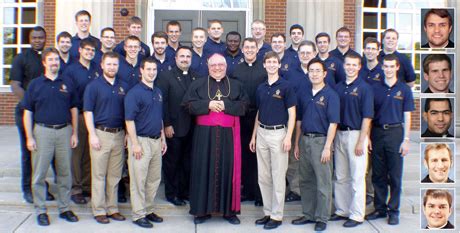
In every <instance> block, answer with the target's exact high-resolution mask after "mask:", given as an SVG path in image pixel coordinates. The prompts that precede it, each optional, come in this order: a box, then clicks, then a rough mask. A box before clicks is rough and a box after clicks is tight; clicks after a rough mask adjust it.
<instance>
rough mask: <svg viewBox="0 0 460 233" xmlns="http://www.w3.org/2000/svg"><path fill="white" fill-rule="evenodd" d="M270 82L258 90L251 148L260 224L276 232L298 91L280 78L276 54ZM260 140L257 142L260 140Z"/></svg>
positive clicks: (267, 61) (269, 64)
mask: <svg viewBox="0 0 460 233" xmlns="http://www.w3.org/2000/svg"><path fill="white" fill-rule="evenodd" d="M263 64H264V67H265V69H266V71H267V74H268V79H267V81H265V82H264V83H262V84H260V85H259V87H258V88H257V93H256V100H257V101H256V102H257V106H258V111H257V115H256V120H255V121H254V130H253V133H252V137H251V142H250V144H249V147H250V148H251V151H252V152H253V153H254V152H256V150H257V167H258V169H257V170H258V178H259V186H260V190H261V192H262V198H263V202H264V215H265V216H264V217H263V218H261V219H258V220H257V221H256V224H257V225H264V229H267V230H268V229H274V228H277V227H278V226H279V225H281V223H282V221H283V210H284V196H285V193H286V170H287V167H288V159H289V157H288V155H289V151H290V150H291V138H292V132H293V131H294V127H295V110H296V109H295V108H296V107H295V106H296V104H297V98H296V94H295V92H294V89H293V88H292V86H291V85H290V83H289V82H287V81H286V80H284V79H281V78H280V76H279V72H278V70H279V68H280V64H281V60H280V58H279V57H278V54H276V53H275V52H268V53H267V54H266V55H265V57H264V63H263ZM256 138H257V139H256Z"/></svg>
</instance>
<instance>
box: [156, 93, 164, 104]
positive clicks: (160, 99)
mask: <svg viewBox="0 0 460 233" xmlns="http://www.w3.org/2000/svg"><path fill="white" fill-rule="evenodd" d="M154 99H155V98H154ZM158 101H159V102H163V97H162V96H161V94H158Z"/></svg>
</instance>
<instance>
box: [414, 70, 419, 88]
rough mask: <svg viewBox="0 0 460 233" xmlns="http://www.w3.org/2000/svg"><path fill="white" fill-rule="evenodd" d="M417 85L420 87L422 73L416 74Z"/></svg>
mask: <svg viewBox="0 0 460 233" xmlns="http://www.w3.org/2000/svg"><path fill="white" fill-rule="evenodd" d="M415 84H418V85H420V73H416V74H415ZM419 89H420V87H419Z"/></svg>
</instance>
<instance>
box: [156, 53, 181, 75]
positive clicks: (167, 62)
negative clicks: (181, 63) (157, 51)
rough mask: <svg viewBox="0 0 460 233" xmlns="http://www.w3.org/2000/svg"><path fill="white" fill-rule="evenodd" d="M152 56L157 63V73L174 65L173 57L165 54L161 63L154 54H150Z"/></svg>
mask: <svg viewBox="0 0 460 233" xmlns="http://www.w3.org/2000/svg"><path fill="white" fill-rule="evenodd" d="M152 58H153V59H154V60H155V62H156V63H157V71H158V73H160V72H163V71H166V70H171V69H172V68H173V67H174V66H176V60H175V59H174V57H169V56H167V55H166V56H165V60H164V61H163V63H161V61H160V60H158V59H157V58H156V57H155V55H152Z"/></svg>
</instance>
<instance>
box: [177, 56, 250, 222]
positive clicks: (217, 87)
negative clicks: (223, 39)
mask: <svg viewBox="0 0 460 233" xmlns="http://www.w3.org/2000/svg"><path fill="white" fill-rule="evenodd" d="M208 67H209V77H207V78H203V79H200V80H198V81H196V82H194V83H193V84H192V85H191V86H190V88H189V89H188V91H187V93H186V94H185V96H184V100H183V104H184V106H185V108H186V109H187V110H188V111H189V112H190V114H192V115H195V116H197V119H196V123H197V124H196V127H195V129H194V135H193V148H192V167H191V168H192V169H191V176H190V177H191V182H190V214H192V215H194V216H195V218H194V223H195V224H200V223H203V222H205V221H206V220H207V219H209V218H211V214H216V213H219V214H223V216H224V219H226V220H227V221H228V222H229V223H231V224H240V220H239V219H238V217H237V216H236V215H237V214H239V213H240V210H241V203H240V185H241V142H240V132H239V131H240V124H239V116H242V115H244V113H245V112H246V108H247V104H248V102H249V99H248V97H247V95H246V93H245V92H244V90H243V87H242V85H241V84H240V83H239V82H238V81H237V80H234V79H229V78H228V77H226V75H225V72H226V68H227V64H226V62H225V58H224V57H223V56H222V55H220V54H213V55H212V56H211V57H210V58H209V60H208Z"/></svg>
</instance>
